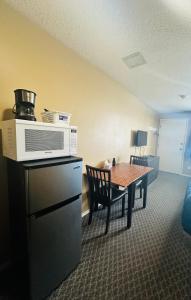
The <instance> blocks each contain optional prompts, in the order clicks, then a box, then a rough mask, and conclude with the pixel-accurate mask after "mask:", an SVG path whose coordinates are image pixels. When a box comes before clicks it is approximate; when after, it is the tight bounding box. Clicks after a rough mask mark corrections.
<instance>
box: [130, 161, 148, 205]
mask: <svg viewBox="0 0 191 300" xmlns="http://www.w3.org/2000/svg"><path fill="white" fill-rule="evenodd" d="M130 164H134V165H139V166H145V167H146V166H147V159H146V158H145V157H144V156H136V155H131V156H130ZM138 188H139V189H140V198H142V196H143V181H142V180H138V181H137V182H136V185H135V190H136V189H138ZM134 203H135V196H134V201H133V207H134Z"/></svg>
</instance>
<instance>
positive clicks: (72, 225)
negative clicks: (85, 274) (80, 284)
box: [28, 198, 81, 300]
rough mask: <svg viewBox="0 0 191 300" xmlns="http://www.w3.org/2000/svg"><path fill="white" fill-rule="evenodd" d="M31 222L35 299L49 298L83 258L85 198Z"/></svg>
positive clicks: (30, 261)
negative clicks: (82, 204)
mask: <svg viewBox="0 0 191 300" xmlns="http://www.w3.org/2000/svg"><path fill="white" fill-rule="evenodd" d="M28 219H29V241H28V246H29V274H30V290H31V299H32V300H38V299H42V298H44V297H45V296H47V295H48V294H49V293H50V292H51V291H52V290H53V289H55V288H56V287H57V286H58V285H59V284H60V283H61V282H62V281H63V280H64V279H65V277H66V276H67V275H68V274H69V273H70V272H71V271H72V270H73V269H74V268H75V267H76V265H77V264H78V263H79V261H80V256H81V198H78V199H77V200H75V201H73V202H71V203H69V204H67V205H65V206H63V207H61V208H59V209H56V210H54V211H52V212H50V213H48V214H46V215H42V216H41V217H38V218H35V217H34V216H32V217H30V218H28Z"/></svg>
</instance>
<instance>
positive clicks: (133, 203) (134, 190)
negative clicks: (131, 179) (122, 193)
mask: <svg viewBox="0 0 191 300" xmlns="http://www.w3.org/2000/svg"><path fill="white" fill-rule="evenodd" d="M135 192H136V188H134V189H133V192H132V193H133V194H132V196H133V202H132V208H134V207H135Z"/></svg>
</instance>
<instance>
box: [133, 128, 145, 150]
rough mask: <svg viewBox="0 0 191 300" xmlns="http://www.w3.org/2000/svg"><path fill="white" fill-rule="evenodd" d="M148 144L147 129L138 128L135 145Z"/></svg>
mask: <svg viewBox="0 0 191 300" xmlns="http://www.w3.org/2000/svg"><path fill="white" fill-rule="evenodd" d="M146 145H147V131H142V130H138V131H137V133H136V138H135V146H137V147H141V146H146Z"/></svg>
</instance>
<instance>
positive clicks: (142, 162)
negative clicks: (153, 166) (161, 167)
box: [130, 155, 148, 167]
mask: <svg viewBox="0 0 191 300" xmlns="http://www.w3.org/2000/svg"><path fill="white" fill-rule="evenodd" d="M130 164H133V165H139V166H145V167H146V166H147V165H148V162H147V158H146V157H144V156H136V155H131V156H130Z"/></svg>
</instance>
